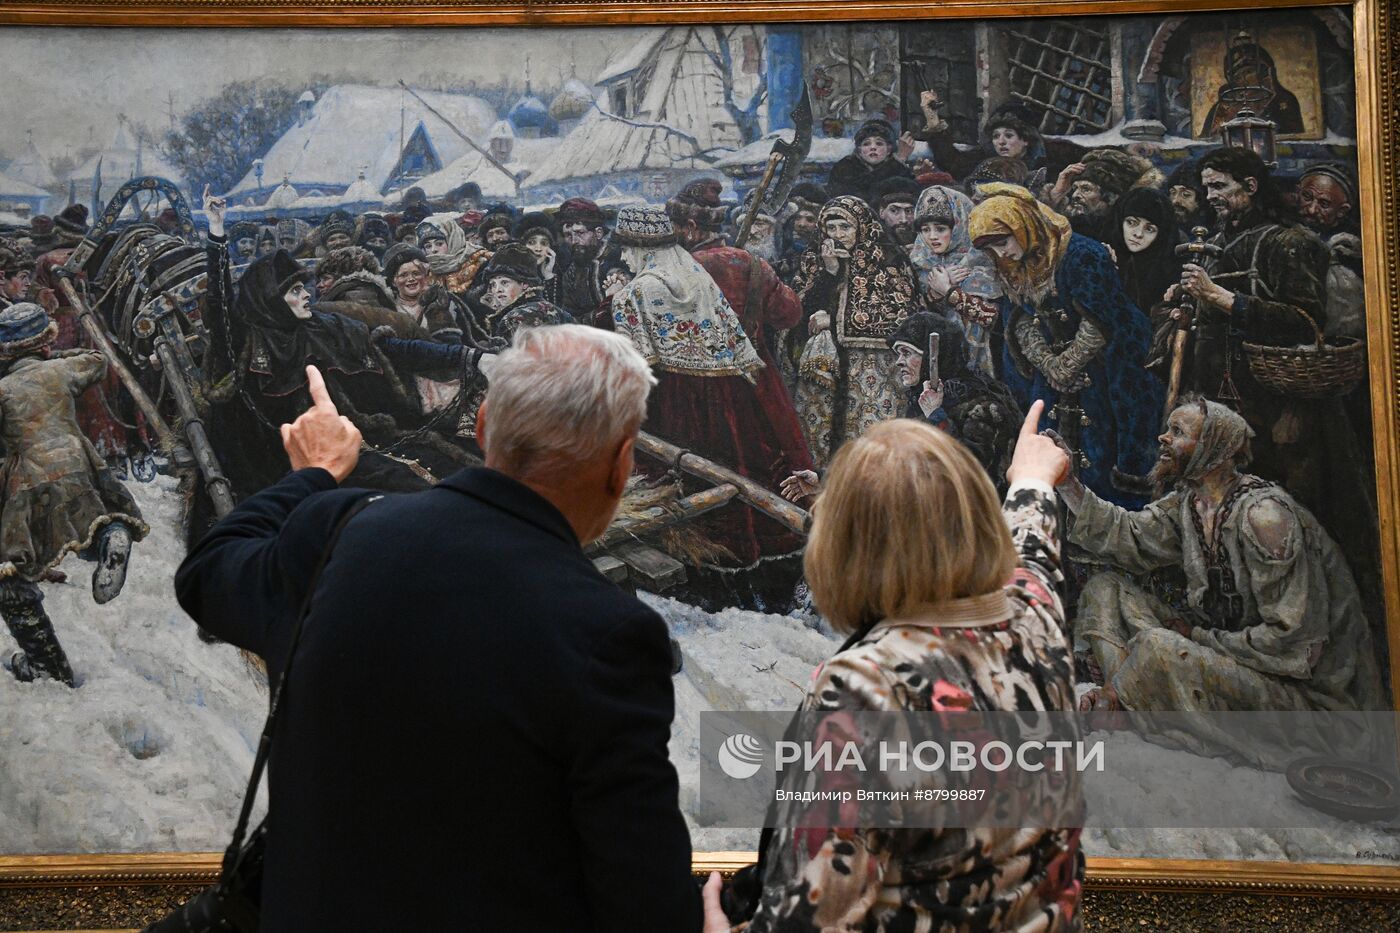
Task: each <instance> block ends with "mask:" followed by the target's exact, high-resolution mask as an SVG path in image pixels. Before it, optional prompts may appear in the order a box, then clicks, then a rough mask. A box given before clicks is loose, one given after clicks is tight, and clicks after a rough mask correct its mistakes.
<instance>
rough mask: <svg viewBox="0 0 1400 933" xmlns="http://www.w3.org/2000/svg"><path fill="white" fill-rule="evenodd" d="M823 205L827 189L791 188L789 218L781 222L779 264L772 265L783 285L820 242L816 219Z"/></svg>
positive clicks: (810, 187) (803, 186) (795, 186)
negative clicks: (810, 250) (799, 263)
mask: <svg viewBox="0 0 1400 933" xmlns="http://www.w3.org/2000/svg"><path fill="white" fill-rule="evenodd" d="M826 202H827V196H826V189H825V188H823V187H822V186H821V185H814V184H812V183H811V182H802V183H801V184H797V185H794V186H793V188H792V192H791V193H790V194H788V202H787V208H786V212H787V213H788V214H789V216H788V218H787V220H785V221H784V222H783V235H782V237H781V240H782V244H783V252H782V255H781V256H779V257H778V261H777V262H775V263H773V271H774V272H776V273H778V277H779V278H781V279H782V280H783V281H784V282H790V281H791V280H792V277H793V276H794V275H796V274H797V263H798V261H799V260H801V258H802V254H803V253H805V252H806V251H807V247H809V246H812V245H813V244H815V243H817V242H818V241H820V240H821V231H820V230H819V229H818V228H817V215H818V214H820V213H821V209H822V205H823V204H825V203H826Z"/></svg>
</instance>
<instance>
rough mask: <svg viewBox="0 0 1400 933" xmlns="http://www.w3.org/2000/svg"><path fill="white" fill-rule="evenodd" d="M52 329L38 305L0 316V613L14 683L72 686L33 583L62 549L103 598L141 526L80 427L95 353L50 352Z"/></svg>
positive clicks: (115, 586)
mask: <svg viewBox="0 0 1400 933" xmlns="http://www.w3.org/2000/svg"><path fill="white" fill-rule="evenodd" d="M57 335H58V325H57V324H55V323H54V322H53V321H52V320H51V319H50V318H49V316H48V314H47V313H46V312H45V311H44V309H43V308H41V307H40V306H39V305H36V304H30V303H28V302H20V303H18V304H14V305H11V306H10V307H8V308H6V309H5V310H4V311H3V312H0V423H3V428H0V436H2V437H3V440H4V446H5V451H6V455H7V458H8V459H7V460H6V464H5V485H4V489H3V494H4V506H3V509H0V615H3V616H4V619H5V625H6V627H8V628H9V630H10V634H11V635H12V636H14V639H15V642H16V643H17V644H18V646H19V650H18V651H16V652H14V653H13V654H12V655H11V656H10V657H9V658H8V660H7V661H6V663H5V666H6V667H7V668H8V669H9V671H10V673H11V674H13V675H14V676H15V678H16V679H18V680H20V681H31V680H34V679H36V678H39V677H48V678H51V679H53V680H57V681H59V682H60V683H64V684H67V685H68V686H70V687H72V686H75V683H76V682H75V680H74V677H73V670H72V668H71V667H70V666H69V663H68V658H67V656H66V655H65V654H64V652H63V648H62V646H61V645H60V644H59V643H58V637H57V636H56V635H55V634H54V630H53V624H52V623H51V622H50V621H49V618H48V615H47V614H46V613H45V612H44V605H43V601H44V597H43V594H42V593H41V592H40V591H39V587H38V584H39V583H40V582H41V581H42V580H44V579H45V575H46V574H48V573H50V572H52V571H54V570H55V569H56V568H57V567H58V565H59V563H61V562H62V560H63V558H64V557H65V556H66V555H67V554H68V553H69V552H70V551H74V552H77V553H78V554H79V555H80V556H83V557H85V558H88V559H91V560H96V562H97V566H96V567H95V568H94V570H93V573H92V596H93V599H94V600H96V602H97V603H98V604H99V605H100V604H103V603H107V602H110V601H111V600H112V599H114V598H116V596H117V594H118V593H120V592H121V589H122V586H123V584H124V583H125V582H126V566H127V560H128V559H129V557H130V555H131V545H132V543H133V542H134V541H140V540H141V539H142V538H144V537H145V536H146V534H147V532H148V531H149V529H148V528H147V527H146V524H145V522H143V521H142V520H141V510H140V509H139V508H137V506H136V503H135V502H134V501H133V500H132V498H131V495H130V494H129V493H128V492H127V491H126V489H125V488H124V487H123V486H122V485H121V484H120V483H119V482H117V480H116V479H115V477H113V476H112V473H111V471H110V470H108V469H107V464H106V463H105V462H104V461H103V459H102V457H101V456H100V455H99V454H98V453H97V451H96V450H95V449H94V448H93V446H92V444H91V443H90V442H89V441H88V439H87V438H86V437H85V436H84V435H83V432H82V429H81V428H79V427H78V418H77V412H76V409H75V407H74V400H75V399H76V398H77V397H78V396H80V395H82V394H83V393H84V392H85V391H87V390H88V389H90V388H92V387H93V386H95V385H96V384H97V383H98V382H100V381H101V379H102V377H103V375H105V373H106V371H107V359H106V357H104V356H103V355H102V353H101V352H100V351H97V350H81V349H79V350H66V351H58V352H56V353H55V352H52V351H51V349H50V348H51V346H52V344H53V341H54V338H55V337H56V336H57Z"/></svg>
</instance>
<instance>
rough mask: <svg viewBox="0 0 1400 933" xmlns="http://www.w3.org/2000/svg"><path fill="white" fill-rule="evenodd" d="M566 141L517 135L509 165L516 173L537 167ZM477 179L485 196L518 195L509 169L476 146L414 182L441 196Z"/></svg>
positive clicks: (429, 194) (434, 195) (428, 194)
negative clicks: (486, 155)
mask: <svg viewBox="0 0 1400 933" xmlns="http://www.w3.org/2000/svg"><path fill="white" fill-rule="evenodd" d="M561 144H562V143H561V142H560V140H558V139H516V140H515V142H514V143H512V145H511V150H510V161H509V162H508V163H506V168H508V169H509V170H510V171H512V172H515V173H517V174H518V173H520V172H529V171H534V170H535V169H536V168H537V167H538V166H539V165H540V163H542V162H544V161H545V160H546V159H547V158H548V157H549V155H550V153H552V152H553V151H554V150H555V149H556V148H558V147H559V146H560V145H561ZM469 181H471V182H476V183H477V184H478V185H480V186H481V195H482V197H484V198H511V199H513V198H514V197H515V184H514V182H512V181H511V180H510V179H509V178H507V177H506V176H505V173H504V172H502V171H501V170H500V169H498V168H496V166H494V165H492V164H491V163H490V162H488V161H486V158H485V156H483V155H481V153H479V152H476V151H475V150H470V151H468V152H467V153H466V154H465V155H463V156H461V157H460V158H459V159H457V160H456V161H455V162H453V163H452V164H450V165H448V166H446V167H445V168H443V169H442V171H440V172H434V173H433V174H431V175H428V176H425V177H423V178H420V179H419V180H418V181H416V182H414V183H413V184H414V185H415V186H416V187H419V188H422V189H423V193H424V194H426V195H427V196H428V197H430V198H440V197H442V196H443V195H445V194H446V193H447V192H449V191H451V190H452V189H453V188H456V187H457V186H458V185H462V184H466V183H467V182H469Z"/></svg>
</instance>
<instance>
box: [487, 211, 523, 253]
mask: <svg viewBox="0 0 1400 933" xmlns="http://www.w3.org/2000/svg"><path fill="white" fill-rule="evenodd" d="M512 226H514V219H513V218H512V217H511V214H510V212H509V211H508V210H493V211H491V212H490V213H488V214H487V215H486V219H484V220H483V221H482V222H481V227H480V228H479V229H480V232H481V245H482V246H484V247H486V248H487V249H489V250H491V251H493V252H494V251H495V250H498V249H500V248H501V247H502V246H505V245H506V244H507V243H511V242H514V239H515V238H514V237H513V236H512V235H511V227H512Z"/></svg>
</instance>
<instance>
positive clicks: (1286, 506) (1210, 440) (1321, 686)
mask: <svg viewBox="0 0 1400 933" xmlns="http://www.w3.org/2000/svg"><path fill="white" fill-rule="evenodd" d="M1253 436H1254V432H1253V431H1252V430H1251V429H1250V427H1249V425H1248V424H1247V423H1246V422H1245V420H1244V418H1242V417H1240V415H1239V414H1237V413H1236V412H1234V411H1232V410H1231V409H1230V408H1227V407H1226V406H1224V405H1222V404H1220V403H1218V402H1211V401H1207V400H1205V399H1202V398H1197V397H1192V398H1187V399H1184V400H1183V401H1182V402H1181V404H1180V405H1178V406H1177V407H1176V409H1175V410H1174V411H1173V412H1172V413H1171V415H1170V417H1169V418H1168V419H1167V429H1166V431H1165V432H1164V433H1163V434H1162V436H1161V437H1160V438H1159V439H1158V440H1159V442H1160V443H1161V452H1160V454H1159V457H1158V460H1157V464H1156V466H1155V467H1154V468H1153V471H1152V478H1153V479H1154V480H1156V481H1157V483H1158V486H1159V489H1162V490H1163V494H1162V495H1161V496H1160V498H1158V499H1157V500H1156V501H1154V502H1152V503H1151V504H1149V505H1148V506H1147V507H1146V508H1145V509H1143V510H1142V511H1140V512H1130V511H1128V510H1127V509H1124V508H1120V507H1118V506H1115V505H1111V504H1109V503H1106V502H1103V501H1102V500H1100V499H1099V498H1098V497H1097V496H1095V495H1094V494H1093V493H1092V492H1090V491H1089V490H1088V489H1086V488H1085V487H1084V486H1083V485H1081V484H1080V483H1079V481H1078V479H1075V478H1073V477H1070V478H1069V479H1068V480H1066V482H1064V483H1063V484H1061V485H1060V487H1059V493H1060V496H1061V498H1063V499H1064V500H1065V503H1066V505H1067V506H1068V507H1069V510H1070V512H1071V513H1073V521H1072V524H1071V528H1070V532H1069V538H1068V540H1069V542H1070V543H1071V544H1074V545H1077V546H1078V547H1080V548H1082V549H1084V550H1085V551H1087V552H1089V554H1090V555H1091V557H1092V558H1095V559H1097V560H1098V561H1100V562H1103V563H1108V564H1111V565H1113V566H1115V567H1116V568H1117V569H1115V570H1111V571H1106V572H1103V573H1099V574H1096V575H1095V576H1093V577H1091V578H1090V579H1089V581H1088V582H1087V583H1086V584H1085V586H1084V590H1083V592H1082V594H1081V595H1080V598H1079V617H1078V619H1077V620H1076V622H1075V631H1074V634H1075V639H1076V641H1079V642H1087V643H1088V647H1089V649H1090V650H1091V651H1092V653H1093V657H1094V660H1095V661H1096V662H1097V665H1098V667H1099V669H1100V671H1101V672H1102V675H1103V686H1102V687H1101V688H1100V689H1098V690H1094V691H1091V692H1090V694H1089V695H1088V696H1087V697H1086V702H1085V704H1084V706H1085V707H1086V708H1101V709H1124V708H1126V709H1130V710H1140V711H1146V710H1182V711H1197V712H1205V711H1222V710H1234V711H1256V710H1298V711H1302V710H1364V709H1380V708H1384V706H1383V705H1381V706H1377V704H1383V700H1382V695H1381V688H1380V675H1379V671H1378V669H1377V667H1376V653H1375V649H1374V647H1373V645H1372V643H1371V635H1370V630H1369V628H1368V626H1367V622H1366V617H1365V615H1364V614H1363V612H1362V608H1361V602H1360V597H1359V596H1358V595H1357V590H1356V584H1355V583H1354V582H1353V580H1352V574H1351V571H1350V570H1349V569H1348V568H1347V564H1346V561H1345V560H1343V558H1342V555H1341V552H1340V551H1339V550H1338V548H1337V545H1336V543H1335V542H1333V540H1332V539H1331V538H1330V537H1328V535H1327V532H1325V531H1324V530H1323V529H1322V527H1321V526H1320V525H1319V524H1318V523H1317V520H1316V519H1315V518H1313V516H1312V514H1311V513H1310V512H1308V511H1307V510H1306V509H1304V508H1303V507H1302V506H1300V505H1299V504H1298V503H1297V502H1295V501H1294V500H1293V497H1292V496H1290V495H1289V494H1288V493H1287V492H1285V491H1284V490H1283V489H1282V488H1281V487H1280V486H1278V485H1276V484H1274V483H1270V482H1266V481H1265V480H1262V479H1260V478H1259V477H1257V476H1251V475H1250V474H1248V473H1245V472H1243V468H1244V467H1245V466H1246V465H1247V464H1248V462H1249V442H1250V439H1251V438H1252V437H1253ZM1167 567H1180V568H1181V569H1182V570H1183V571H1184V572H1185V575H1186V598H1185V605H1183V606H1179V607H1173V606H1170V605H1168V604H1167V603H1166V602H1164V601H1163V600H1161V599H1159V598H1158V597H1157V596H1155V595H1153V594H1152V593H1151V592H1149V590H1148V589H1147V588H1146V587H1144V586H1142V585H1140V584H1139V583H1137V582H1135V581H1134V580H1133V579H1130V578H1129V576H1128V575H1129V574H1136V575H1141V574H1147V573H1150V572H1152V571H1156V570H1161V569H1163V568H1167Z"/></svg>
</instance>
